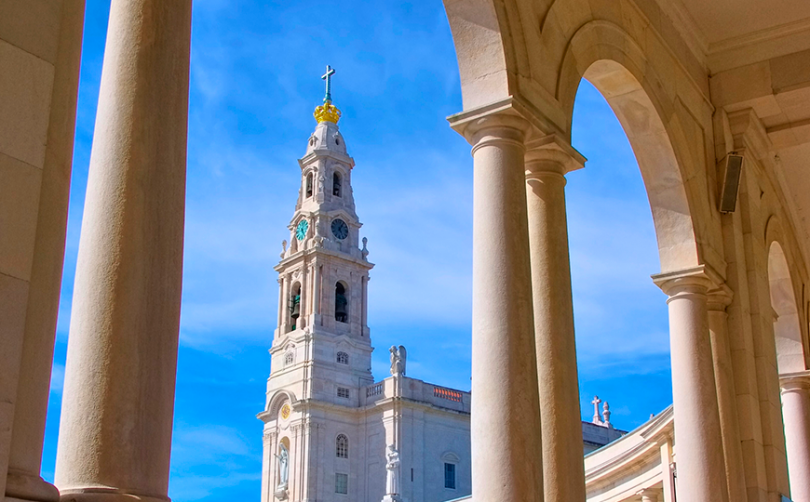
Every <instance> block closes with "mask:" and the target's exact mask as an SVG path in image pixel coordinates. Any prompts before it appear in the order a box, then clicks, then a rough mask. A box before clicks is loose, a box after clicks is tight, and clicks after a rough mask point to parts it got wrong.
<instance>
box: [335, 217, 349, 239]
mask: <svg viewBox="0 0 810 502" xmlns="http://www.w3.org/2000/svg"><path fill="white" fill-rule="evenodd" d="M332 233H333V234H334V235H335V237H337V238H338V239H340V240H343V239H345V238H346V237H348V236H349V225H347V224H346V222H345V221H343V220H341V219H340V218H336V219H334V220H332Z"/></svg>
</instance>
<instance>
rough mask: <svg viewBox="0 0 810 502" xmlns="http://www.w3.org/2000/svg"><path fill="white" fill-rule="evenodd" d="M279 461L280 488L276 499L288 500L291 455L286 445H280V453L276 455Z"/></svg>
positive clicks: (278, 487)
mask: <svg viewBox="0 0 810 502" xmlns="http://www.w3.org/2000/svg"><path fill="white" fill-rule="evenodd" d="M276 458H277V459H278V486H277V487H276V498H277V499H279V500H286V499H287V482H288V476H289V472H290V454H289V452H288V451H287V447H286V446H284V443H281V444H280V445H279V453H278V455H276Z"/></svg>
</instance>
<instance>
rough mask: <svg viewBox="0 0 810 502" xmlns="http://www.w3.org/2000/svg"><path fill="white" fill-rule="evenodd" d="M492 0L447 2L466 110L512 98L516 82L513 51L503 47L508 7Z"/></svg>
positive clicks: (446, 7)
mask: <svg viewBox="0 0 810 502" xmlns="http://www.w3.org/2000/svg"><path fill="white" fill-rule="evenodd" d="M506 3H509V4H511V3H512V2H508V1H507V2H493V1H492V0H458V1H449V0H445V2H444V5H445V10H446V12H447V21H448V22H449V24H450V31H451V32H452V33H453V42H454V44H455V48H456V57H457V58H458V70H459V78H460V81H461V94H462V100H463V102H464V109H465V110H470V109H473V108H477V107H479V106H483V105H487V104H489V103H492V102H494V101H497V100H499V99H502V98H505V97H507V96H509V95H510V87H511V85H510V82H511V81H513V80H514V75H515V71H514V64H510V63H509V61H510V60H513V59H514V57H513V56H512V53H513V52H514V51H513V50H512V47H511V45H510V44H509V43H504V36H503V35H502V33H508V29H505V28H506V27H503V26H502V24H503V23H506V18H507V16H506V15H505V12H504V11H505V9H506V6H505V5H503V4H506Z"/></svg>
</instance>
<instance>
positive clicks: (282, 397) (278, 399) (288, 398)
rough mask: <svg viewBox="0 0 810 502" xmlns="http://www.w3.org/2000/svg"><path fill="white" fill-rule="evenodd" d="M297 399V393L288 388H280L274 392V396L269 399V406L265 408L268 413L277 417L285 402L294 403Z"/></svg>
mask: <svg viewBox="0 0 810 502" xmlns="http://www.w3.org/2000/svg"><path fill="white" fill-rule="evenodd" d="M295 401H296V399H295V394H293V393H292V392H290V391H288V390H280V391H278V392H276V393H275V394H273V397H271V398H270V399H268V401H267V406H265V410H267V412H268V414H269V415H270V416H271V417H276V416H278V414H279V411H281V407H282V406H284V404H285V403H290V404H291V405H292V403H294V402H295Z"/></svg>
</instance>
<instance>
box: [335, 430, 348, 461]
mask: <svg viewBox="0 0 810 502" xmlns="http://www.w3.org/2000/svg"><path fill="white" fill-rule="evenodd" d="M335 456H336V457H337V458H349V438H347V437H346V435H345V434H338V437H337V439H335Z"/></svg>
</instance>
